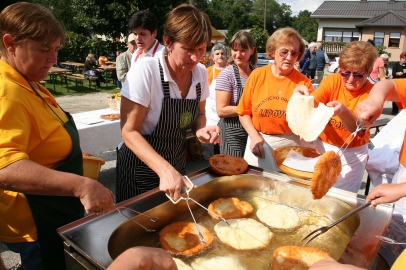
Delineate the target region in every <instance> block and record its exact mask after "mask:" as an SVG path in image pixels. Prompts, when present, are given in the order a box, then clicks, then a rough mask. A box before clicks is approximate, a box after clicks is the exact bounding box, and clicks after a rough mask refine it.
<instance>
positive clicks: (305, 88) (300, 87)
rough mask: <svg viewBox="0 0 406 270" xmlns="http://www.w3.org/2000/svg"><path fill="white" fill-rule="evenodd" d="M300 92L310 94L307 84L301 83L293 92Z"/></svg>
mask: <svg viewBox="0 0 406 270" xmlns="http://www.w3.org/2000/svg"><path fill="white" fill-rule="evenodd" d="M295 93H298V94H302V95H306V96H308V95H309V89H308V88H307V87H306V85H299V86H297V87H296V88H295V89H293V94H295Z"/></svg>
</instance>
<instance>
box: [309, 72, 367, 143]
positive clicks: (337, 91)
mask: <svg viewBox="0 0 406 270" xmlns="http://www.w3.org/2000/svg"><path fill="white" fill-rule="evenodd" d="M372 86H373V85H372V84H371V83H370V82H369V81H367V82H366V83H365V85H364V86H363V87H362V88H361V89H360V90H358V91H356V92H355V91H348V90H347V89H346V87H345V85H344V82H343V79H342V77H341V75H340V74H331V75H329V76H327V77H326V78H324V79H323V80H322V81H321V83H320V85H319V87H318V88H317V90H316V91H314V92H313V93H312V94H311V95H313V96H314V101H315V102H316V104H319V102H321V103H324V104H327V103H328V102H330V101H334V100H337V101H339V102H341V103H342V104H343V105H344V106H345V107H347V108H348V109H349V110H350V111H351V112H352V113H353V114H354V115H356V108H357V104H358V103H359V102H361V101H363V100H365V99H366V98H367V97H368V96H369V92H370V91H371V88H372ZM351 133H352V132H350V131H349V130H347V129H346V128H345V127H344V124H343V123H342V121H341V119H340V118H339V117H338V116H336V115H334V116H333V117H332V118H331V119H330V121H329V123H328V124H327V126H326V128H325V129H324V130H323V132H322V133H321V134H320V135H319V138H320V139H321V140H322V141H323V142H325V143H328V144H331V145H334V146H337V147H341V146H342V145H343V143H344V141H345V140H346V139H347V138H348V137H349V136H350V135H351ZM369 135H370V133H369V130H368V131H366V132H360V133H358V134H357V136H356V137H355V138H354V140H353V141H352V142H351V144H350V145H349V146H348V147H349V148H352V147H357V146H361V145H364V144H367V143H368V142H369Z"/></svg>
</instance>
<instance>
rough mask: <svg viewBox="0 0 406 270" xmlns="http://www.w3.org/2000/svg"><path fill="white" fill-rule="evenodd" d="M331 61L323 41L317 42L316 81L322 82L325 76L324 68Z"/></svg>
mask: <svg viewBox="0 0 406 270" xmlns="http://www.w3.org/2000/svg"><path fill="white" fill-rule="evenodd" d="M329 62H330V59H328V56H327V54H326V52H325V51H323V50H322V44H321V42H317V47H316V79H315V80H314V83H320V82H321V80H322V79H323V77H324V68H325V66H326V64H328V63H329Z"/></svg>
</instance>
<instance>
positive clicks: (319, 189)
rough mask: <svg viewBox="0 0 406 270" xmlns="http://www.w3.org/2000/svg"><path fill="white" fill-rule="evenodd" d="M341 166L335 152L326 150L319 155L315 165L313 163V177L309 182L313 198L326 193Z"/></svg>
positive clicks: (320, 196) (335, 179) (334, 181)
mask: <svg viewBox="0 0 406 270" xmlns="http://www.w3.org/2000/svg"><path fill="white" fill-rule="evenodd" d="M341 168H342V167H341V160H340V156H339V155H338V154H337V153H335V152H333V151H327V152H326V153H324V154H323V155H321V156H320V158H319V160H318V161H317V162H316V165H314V172H313V177H312V180H311V182H310V190H311V192H312V194H313V199H321V198H322V197H323V196H324V195H326V193H327V192H328V191H329V190H330V188H331V187H332V186H333V185H334V184H335V183H336V182H337V179H338V175H339V174H340V172H341Z"/></svg>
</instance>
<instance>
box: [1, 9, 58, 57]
mask: <svg viewBox="0 0 406 270" xmlns="http://www.w3.org/2000/svg"><path fill="white" fill-rule="evenodd" d="M5 34H10V35H12V36H13V40H14V42H15V44H16V45H17V46H21V45H23V44H24V43H25V42H26V41H27V39H32V40H34V41H37V42H41V44H43V45H48V44H51V43H53V42H54V41H55V40H57V39H58V38H59V39H60V40H61V44H63V43H65V32H64V31H63V28H62V26H61V24H60V23H59V22H58V20H57V19H56V18H55V17H54V15H53V14H52V13H51V12H50V11H49V10H48V9H46V8H44V7H42V6H40V5H37V4H33V3H26V2H19V3H15V4H12V5H9V6H7V7H6V8H4V9H3V10H2V11H1V13H0V36H1V37H3V36H4V35H5ZM0 51H1V52H2V53H3V54H4V55H6V54H7V50H6V47H5V46H4V43H3V42H0Z"/></svg>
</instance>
